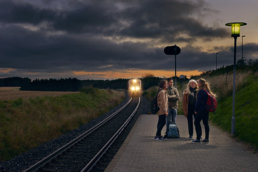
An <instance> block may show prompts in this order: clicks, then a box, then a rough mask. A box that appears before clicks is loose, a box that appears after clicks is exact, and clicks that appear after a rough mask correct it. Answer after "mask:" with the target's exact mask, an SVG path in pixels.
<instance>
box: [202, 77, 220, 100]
mask: <svg viewBox="0 0 258 172" xmlns="http://www.w3.org/2000/svg"><path fill="white" fill-rule="evenodd" d="M198 82H199V83H200V86H199V89H204V90H206V91H208V92H209V93H210V94H211V95H213V96H214V97H216V94H214V93H213V92H212V91H211V88H210V84H209V83H208V82H207V81H206V80H205V79H204V78H200V79H199V80H198Z"/></svg>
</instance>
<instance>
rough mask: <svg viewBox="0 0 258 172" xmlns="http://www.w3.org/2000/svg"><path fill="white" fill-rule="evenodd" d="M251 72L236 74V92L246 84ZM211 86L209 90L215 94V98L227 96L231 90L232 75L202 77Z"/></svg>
mask: <svg viewBox="0 0 258 172" xmlns="http://www.w3.org/2000/svg"><path fill="white" fill-rule="evenodd" d="M250 74H251V72H245V73H240V72H238V73H237V74H236V90H238V89H240V88H241V87H242V86H243V85H244V84H245V83H246V82H247V80H248V79H247V78H248V76H250ZM203 78H205V79H206V80H207V81H208V82H209V83H210V85H211V89H212V90H214V91H215V92H216V94H217V97H218V98H220V97H224V96H229V95H230V94H232V89H233V73H232V72H231V73H225V74H220V75H217V76H208V75H207V76H203Z"/></svg>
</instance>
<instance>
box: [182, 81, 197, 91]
mask: <svg viewBox="0 0 258 172" xmlns="http://www.w3.org/2000/svg"><path fill="white" fill-rule="evenodd" d="M192 82H194V83H195V84H196V90H197V91H198V84H197V81H196V80H194V79H191V80H190V81H189V82H188V84H187V86H186V89H185V90H184V93H185V94H189V93H191V91H190V84H191V83H192Z"/></svg>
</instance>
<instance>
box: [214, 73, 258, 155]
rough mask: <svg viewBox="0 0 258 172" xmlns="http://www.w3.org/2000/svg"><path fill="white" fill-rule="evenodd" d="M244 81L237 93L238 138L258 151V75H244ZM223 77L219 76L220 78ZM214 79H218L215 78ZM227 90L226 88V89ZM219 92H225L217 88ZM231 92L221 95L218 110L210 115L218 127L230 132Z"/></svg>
mask: <svg viewBox="0 0 258 172" xmlns="http://www.w3.org/2000/svg"><path fill="white" fill-rule="evenodd" d="M243 75H245V76H246V77H245V78H244V79H243V81H242V83H241V84H240V86H238V89H237V91H236V137H237V138H239V139H240V140H242V141H245V142H247V143H250V144H251V145H253V146H254V147H255V148H256V150H257V149H258V108H257V107H258V101H257V100H258V94H257V91H258V73H257V72H256V73H249V74H243ZM220 77H221V76H217V78H220ZM213 79H216V77H214V78H213ZM224 88H225V87H224ZM216 90H217V92H218V93H221V92H225V90H228V89H223V88H220V89H219V88H218V87H217V89H216ZM230 91H231V90H228V91H227V94H224V95H223V94H220V97H219V99H218V100H219V101H218V109H217V111H216V112H215V113H213V114H211V115H210V117H211V118H210V119H211V121H212V122H213V123H215V124H216V125H217V126H219V127H221V128H222V129H224V130H226V131H228V132H230V131H231V117H232V95H231V94H230Z"/></svg>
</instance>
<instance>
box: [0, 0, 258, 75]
mask: <svg viewBox="0 0 258 172" xmlns="http://www.w3.org/2000/svg"><path fill="white" fill-rule="evenodd" d="M257 9H258V1H257V0H245V1H242V0H241V1H240V0H216V1H215V0H159V1H157V0H130V1H128V0H101V1H99V0H33V1H32V0H0V77H1V78H3V77H11V76H19V77H29V78H32V79H35V78H67V77H76V78H79V79H115V78H134V77H143V76H146V75H150V74H151V75H154V76H159V77H170V76H174V65H175V64H174V56H169V55H165V54H164V52H163V49H164V48H165V47H166V46H171V45H175V44H176V45H177V46H179V47H180V48H181V53H180V54H179V55H178V56H177V71H178V72H177V74H178V75H187V76H191V75H197V74H200V73H201V72H203V71H207V70H212V69H215V53H218V67H221V66H226V65H230V64H232V63H233V38H232V37H231V33H230V28H229V27H227V26H225V23H227V22H235V21H241V22H246V23H247V25H246V26H243V27H241V36H242V35H245V37H244V57H245V58H246V59H247V60H249V59H253V60H256V59H258V56H257V53H258V34H257V33H256V32H257V30H258V17H257ZM241 44H242V39H241V37H240V38H238V48H237V52H238V54H237V58H238V59H240V58H241Z"/></svg>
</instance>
